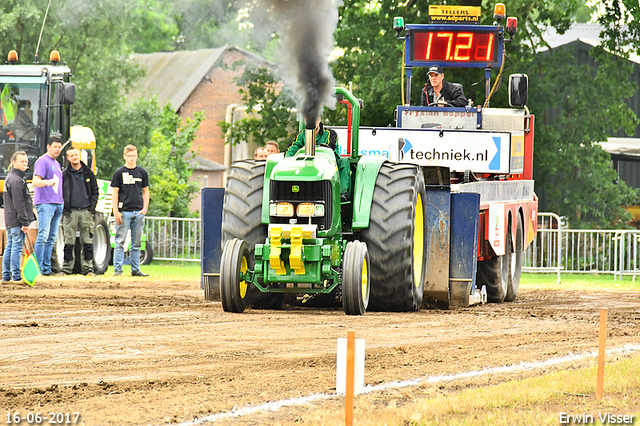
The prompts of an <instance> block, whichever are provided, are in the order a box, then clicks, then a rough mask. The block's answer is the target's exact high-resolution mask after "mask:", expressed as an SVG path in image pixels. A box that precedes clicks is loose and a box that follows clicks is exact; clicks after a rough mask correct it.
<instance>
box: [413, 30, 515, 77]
mask: <svg viewBox="0 0 640 426" xmlns="http://www.w3.org/2000/svg"><path fill="white" fill-rule="evenodd" d="M406 30H407V41H408V43H406V49H407V52H406V55H405V56H406V58H407V59H408V60H407V65H409V66H423V67H428V66H431V65H440V66H442V67H497V66H500V64H501V62H502V49H503V47H504V44H503V43H504V33H503V31H502V28H500V27H493V26H479V25H410V24H409V25H407V26H406Z"/></svg>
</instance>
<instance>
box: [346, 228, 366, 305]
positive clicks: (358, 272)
mask: <svg viewBox="0 0 640 426" xmlns="http://www.w3.org/2000/svg"><path fill="white" fill-rule="evenodd" d="M370 289H371V288H370V282H369V253H368V251H367V245H366V244H365V243H363V242H361V241H350V242H349V243H347V247H346V249H345V251H344V262H343V267H342V306H343V307H344V312H345V313H346V314H347V315H364V313H365V312H366V311H367V306H369V295H370V293H371V291H370Z"/></svg>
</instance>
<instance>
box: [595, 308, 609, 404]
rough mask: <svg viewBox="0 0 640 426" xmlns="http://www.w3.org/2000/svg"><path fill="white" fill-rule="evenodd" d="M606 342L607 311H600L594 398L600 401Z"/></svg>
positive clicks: (603, 309) (604, 309)
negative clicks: (596, 378)
mask: <svg viewBox="0 0 640 426" xmlns="http://www.w3.org/2000/svg"><path fill="white" fill-rule="evenodd" d="M606 341H607V309H606V308H602V309H600V344H599V345H598V381H597V385H596V398H597V399H602V394H603V388H604V348H605V343H606Z"/></svg>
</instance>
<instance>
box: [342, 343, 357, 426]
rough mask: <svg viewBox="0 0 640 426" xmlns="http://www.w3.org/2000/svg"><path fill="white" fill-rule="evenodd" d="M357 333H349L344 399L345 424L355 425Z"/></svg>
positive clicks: (348, 425) (347, 425)
mask: <svg viewBox="0 0 640 426" xmlns="http://www.w3.org/2000/svg"><path fill="white" fill-rule="evenodd" d="M355 352H356V332H355V331H347V382H346V385H347V386H346V389H345V398H344V424H345V425H346V426H352V425H353V383H354V372H355Z"/></svg>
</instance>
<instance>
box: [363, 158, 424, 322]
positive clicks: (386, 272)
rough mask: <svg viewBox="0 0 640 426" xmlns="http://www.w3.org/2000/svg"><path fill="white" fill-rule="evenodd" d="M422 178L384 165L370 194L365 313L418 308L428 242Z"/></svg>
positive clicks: (409, 169) (414, 170)
mask: <svg viewBox="0 0 640 426" xmlns="http://www.w3.org/2000/svg"><path fill="white" fill-rule="evenodd" d="M425 199H426V197H425V187H424V177H423V175H422V171H421V170H420V168H419V167H416V166H413V165H410V164H394V163H385V164H383V165H382V166H381V168H380V172H379V173H378V177H377V179H376V186H375V189H374V191H373V202H372V205H371V218H370V221H369V227H368V228H367V229H364V230H362V233H361V236H362V239H363V240H364V242H365V243H366V245H367V248H368V250H369V257H370V259H371V263H370V268H369V271H370V274H369V281H370V282H371V284H370V286H371V296H370V299H369V310H383V311H417V310H418V309H419V308H420V304H421V303H422V297H423V293H424V280H425V272H426V271H425V269H426V257H425V251H424V243H425V242H426V240H427V235H426V232H427V228H426V227H425V226H424V219H425V217H426V205H425V203H424V202H425Z"/></svg>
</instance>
